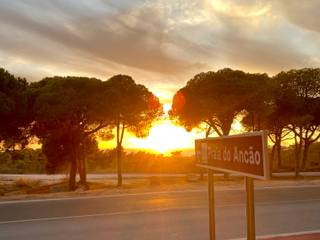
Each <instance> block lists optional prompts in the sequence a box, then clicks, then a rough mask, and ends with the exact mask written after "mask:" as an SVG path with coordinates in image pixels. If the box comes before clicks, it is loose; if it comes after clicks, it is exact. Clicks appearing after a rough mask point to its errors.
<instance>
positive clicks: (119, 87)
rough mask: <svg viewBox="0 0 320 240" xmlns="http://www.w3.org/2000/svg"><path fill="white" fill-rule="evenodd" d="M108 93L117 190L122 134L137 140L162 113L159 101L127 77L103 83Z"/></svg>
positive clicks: (146, 133) (119, 179)
mask: <svg viewBox="0 0 320 240" xmlns="http://www.w3.org/2000/svg"><path fill="white" fill-rule="evenodd" d="M104 84H105V85H106V86H108V87H109V88H110V89H111V98H112V101H113V108H112V119H111V122H112V125H113V126H115V128H116V141H117V174H118V186H121V185H122V158H121V153H122V142H123V137H124V134H125V131H126V130H127V131H129V132H131V133H133V134H134V135H135V136H137V137H144V136H147V135H148V132H149V129H150V128H151V124H152V122H153V121H154V120H156V119H157V118H158V117H159V116H160V115H161V114H162V113H163V111H162V105H161V104H160V102H159V99H158V98H157V97H156V96H155V95H153V94H152V93H151V92H150V91H149V90H148V89H147V88H146V87H145V86H143V85H140V84H136V83H135V82H134V80H133V79H132V78H131V77H130V76H127V75H116V76H113V77H111V78H110V79H109V80H108V81H106V82H105V83H104Z"/></svg>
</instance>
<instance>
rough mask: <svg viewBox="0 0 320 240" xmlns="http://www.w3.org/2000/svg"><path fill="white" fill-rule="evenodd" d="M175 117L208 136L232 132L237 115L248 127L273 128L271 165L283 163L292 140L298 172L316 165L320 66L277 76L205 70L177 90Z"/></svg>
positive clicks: (186, 126)
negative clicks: (285, 148) (311, 153)
mask: <svg viewBox="0 0 320 240" xmlns="http://www.w3.org/2000/svg"><path fill="white" fill-rule="evenodd" d="M170 116H171V118H172V119H175V120H176V121H177V122H178V123H179V124H181V125H183V126H184V127H185V128H186V129H187V130H189V131H190V130H191V129H193V128H195V127H202V128H204V130H205V136H206V137H207V136H209V135H211V134H213V133H215V134H217V135H219V136H222V135H229V133H230V130H231V125H232V123H233V121H234V120H235V119H236V118H241V119H242V125H243V126H244V127H245V130H246V131H256V130H268V131H269V139H270V140H271V142H272V143H273V145H272V149H271V154H270V155H271V164H270V165H271V167H275V164H277V166H276V167H277V168H281V167H282V156H281V153H282V148H283V146H282V145H283V142H284V141H285V140H289V141H291V142H293V143H294V159H293V161H294V169H295V171H296V175H297V176H298V174H299V172H300V171H301V170H305V169H306V168H307V167H308V164H309V165H310V162H308V159H309V157H308V156H309V150H310V146H311V145H312V144H313V143H315V142H317V141H318V139H319V138H320V131H319V130H320V69H319V68H304V69H299V70H290V71H287V72H280V73H279V74H277V75H275V76H274V77H269V76H268V75H267V74H252V73H245V72H243V71H239V70H232V69H222V70H219V71H217V72H207V73H200V74H198V75H196V76H195V77H194V78H192V79H191V80H190V81H188V82H187V84H186V86H185V87H183V88H181V89H180V90H179V91H178V92H177V93H176V94H175V96H174V98H173V104H172V110H171V112H170Z"/></svg>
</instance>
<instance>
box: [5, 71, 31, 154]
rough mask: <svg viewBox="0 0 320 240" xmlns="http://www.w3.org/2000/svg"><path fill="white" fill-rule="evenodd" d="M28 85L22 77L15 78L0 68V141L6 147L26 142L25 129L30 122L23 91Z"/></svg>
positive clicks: (22, 144) (21, 144)
mask: <svg viewBox="0 0 320 240" xmlns="http://www.w3.org/2000/svg"><path fill="white" fill-rule="evenodd" d="M27 87H28V84H27V81H26V80H25V79H23V78H16V77H15V76H13V75H12V74H10V73H9V72H7V71H6V70H4V69H3V68H0V142H2V141H4V143H5V144H4V146H5V147H6V148H14V147H15V146H16V144H17V143H19V144H20V146H21V147H24V146H25V145H26V144H27V139H28V137H27V136H26V134H25V129H26V128H27V126H28V124H29V122H30V116H29V115H28V111H27V110H28V109H27V106H26V95H25V91H26V88H27Z"/></svg>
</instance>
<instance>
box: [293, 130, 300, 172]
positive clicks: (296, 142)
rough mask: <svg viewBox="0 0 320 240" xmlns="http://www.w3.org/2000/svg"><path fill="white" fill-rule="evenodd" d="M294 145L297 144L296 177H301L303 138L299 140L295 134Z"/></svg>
mask: <svg viewBox="0 0 320 240" xmlns="http://www.w3.org/2000/svg"><path fill="white" fill-rule="evenodd" d="M294 143H295V144H294V146H295V178H298V177H299V174H300V155H301V144H302V142H301V139H300V140H299V141H298V136H297V134H295V135H294Z"/></svg>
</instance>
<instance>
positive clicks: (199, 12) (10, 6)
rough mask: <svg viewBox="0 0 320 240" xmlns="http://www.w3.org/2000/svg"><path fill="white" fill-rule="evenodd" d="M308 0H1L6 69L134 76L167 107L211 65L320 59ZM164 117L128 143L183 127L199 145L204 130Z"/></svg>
mask: <svg viewBox="0 0 320 240" xmlns="http://www.w3.org/2000/svg"><path fill="white" fill-rule="evenodd" d="M301 2H302V1H299V0H287V1H285V0H283V1H281V0H274V1H272V0H269V1H266V0H263V1H253V0H237V1H228V0H202V1H201V0H198V1H192V0H181V1H173V0H155V1H142V0H141V1H133V0H114V1H111V0H90V1H87V0H68V1H66V0H28V1H27V0H25V1H23V0H14V1H12V0H2V1H0V66H1V67H4V68H5V69H7V70H8V71H10V72H12V73H14V74H16V75H18V76H23V77H26V78H27V79H28V80H29V81H36V80H40V79H41V78H43V77H45V76H53V75H81V76H90V77H98V78H100V79H108V78H109V77H111V76H113V75H115V74H119V73H122V74H128V75H131V76H132V77H133V78H134V79H135V81H136V82H138V83H142V84H145V85H146V86H147V87H148V88H149V89H150V90H151V91H152V92H154V93H155V94H156V95H157V96H158V97H159V98H160V100H161V102H162V103H164V104H165V107H166V109H168V106H170V103H171V99H172V96H173V94H174V93H175V92H176V91H177V90H178V89H179V88H181V87H183V86H184V85H185V83H186V81H188V80H189V79H190V78H192V77H193V76H194V75H195V74H196V73H199V72H202V71H209V70H217V69H220V68H224V67H231V68H236V69H242V70H244V71H250V72H267V73H268V74H270V75H273V74H275V73H277V72H279V71H281V70H288V69H291V68H301V67H314V66H319V64H320V49H319V47H318V46H319V43H320V21H315V19H318V14H319V13H318V12H319V9H320V1H318V0H314V1H313V0H307V1H303V5H302V4H301ZM157 124H158V125H157V127H155V128H154V129H152V131H151V135H150V139H149V140H148V141H149V142H148V141H146V140H138V139H135V138H131V139H129V138H128V139H127V140H126V141H127V146H129V147H137V146H140V147H141V146H144V147H146V148H148V144H151V143H150V141H151V142H152V141H156V140H155V139H157V136H159V135H161V134H163V133H165V132H166V131H167V132H168V133H172V132H173V131H177V133H176V135H177V136H179V138H178V139H176V140H177V141H175V142H179V144H180V143H181V146H184V147H190V146H192V144H193V142H192V139H193V138H194V137H195V136H198V135H197V134H194V135H193V134H191V135H190V134H187V133H186V132H184V130H183V129H182V128H181V129H180V128H175V127H174V126H173V125H172V124H171V123H170V122H168V120H165V119H164V120H163V122H162V123H157ZM161 124H162V128H161ZM157 131H158V132H157ZM152 134H154V135H152ZM202 135H203V134H202ZM187 138H188V140H185V139H187ZM152 139H153V140H152ZM143 141H144V142H143ZM183 141H186V142H185V143H184V142H183ZM168 144H169V143H168ZM170 144H171V146H173V145H174V143H170ZM177 147H180V146H178V145H177ZM160 148H161V147H159V149H160ZM162 148H163V149H164V148H168V147H165V146H163V147H162Z"/></svg>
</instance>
